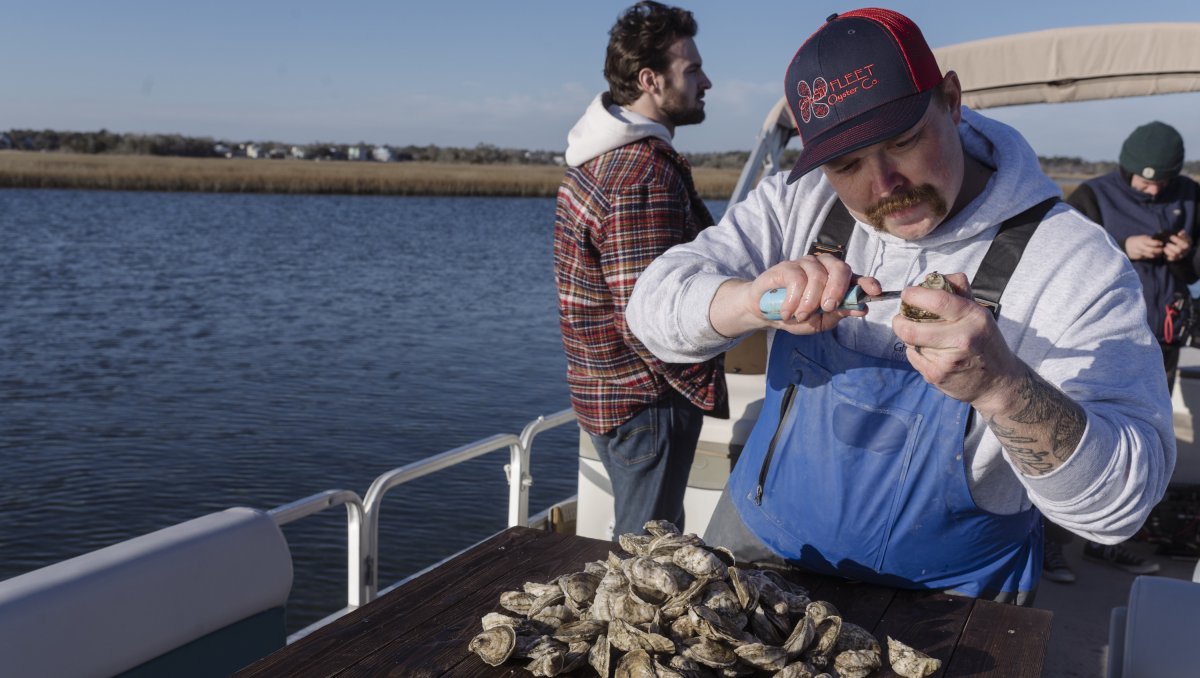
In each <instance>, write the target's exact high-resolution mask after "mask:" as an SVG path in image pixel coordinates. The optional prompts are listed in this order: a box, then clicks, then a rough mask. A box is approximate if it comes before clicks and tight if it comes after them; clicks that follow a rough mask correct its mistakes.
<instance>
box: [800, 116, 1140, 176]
mask: <svg viewBox="0 0 1200 678" xmlns="http://www.w3.org/2000/svg"><path fill="white" fill-rule="evenodd" d="M805 122H808V121H807V120H805ZM1142 176H1143V177H1145V178H1147V179H1153V178H1154V168H1153V167H1147V168H1146V169H1144V170H1142Z"/></svg>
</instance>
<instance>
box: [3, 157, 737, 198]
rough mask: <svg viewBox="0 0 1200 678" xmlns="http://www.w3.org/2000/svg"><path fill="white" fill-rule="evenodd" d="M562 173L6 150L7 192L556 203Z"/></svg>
mask: <svg viewBox="0 0 1200 678" xmlns="http://www.w3.org/2000/svg"><path fill="white" fill-rule="evenodd" d="M737 175H738V173H737V171H735V170H718V169H708V168H697V169H696V171H695V180H696V190H697V191H699V192H700V193H701V195H702V196H704V197H705V198H707V199H723V198H728V197H729V193H730V192H731V191H732V190H733V186H734V184H735V183H736V181H737ZM562 176H563V168H561V167H551V166H544V165H469V164H450V163H426V162H397V163H376V162H348V161H324V162H314V161H311V160H251V159H249V158H232V159H226V158H180V157H164V156H146V155H83V154H71V153H35V152H29V151H0V187H4V188H79V189H95V190H122V191H195V192H212V193H339V194H361V195H453V196H553V195H554V194H555V193H556V192H557V190H558V184H559V182H561V181H562Z"/></svg>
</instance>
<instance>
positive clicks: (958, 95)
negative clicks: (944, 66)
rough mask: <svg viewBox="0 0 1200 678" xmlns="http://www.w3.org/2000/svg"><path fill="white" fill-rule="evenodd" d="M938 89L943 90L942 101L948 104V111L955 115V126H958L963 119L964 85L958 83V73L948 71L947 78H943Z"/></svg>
mask: <svg viewBox="0 0 1200 678" xmlns="http://www.w3.org/2000/svg"><path fill="white" fill-rule="evenodd" d="M938 87H941V88H942V101H944V102H945V103H946V109H947V110H949V111H950V113H951V114H953V116H954V124H956V125H957V124H958V123H959V122H961V118H962V83H960V82H959V81H958V73H955V72H954V71H947V72H946V77H944V78H942V83H941V84H940V85H938Z"/></svg>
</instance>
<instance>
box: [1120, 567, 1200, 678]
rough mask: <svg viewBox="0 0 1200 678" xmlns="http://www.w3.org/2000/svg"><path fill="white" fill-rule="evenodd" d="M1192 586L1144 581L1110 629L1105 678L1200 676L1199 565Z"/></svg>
mask: <svg viewBox="0 0 1200 678" xmlns="http://www.w3.org/2000/svg"><path fill="white" fill-rule="evenodd" d="M1192 579H1193V581H1186V580H1183V579H1172V578H1170V577H1152V576H1148V575H1144V576H1141V577H1138V578H1137V579H1134V580H1133V586H1132V587H1130V589H1129V605H1127V606H1125V607H1115V608H1113V611H1112V616H1111V617H1110V619H1109V627H1108V669H1107V678H1139V677H1140V676H1195V675H1200V646H1198V645H1197V643H1196V629H1197V626H1196V624H1197V620H1198V619H1200V563H1198V564H1197V566H1196V570H1195V572H1194V573H1193V575H1192Z"/></svg>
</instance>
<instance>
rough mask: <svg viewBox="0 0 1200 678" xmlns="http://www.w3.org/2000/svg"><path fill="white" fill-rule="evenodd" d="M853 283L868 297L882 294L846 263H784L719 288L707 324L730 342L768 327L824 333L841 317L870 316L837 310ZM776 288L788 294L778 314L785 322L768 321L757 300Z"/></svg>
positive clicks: (822, 258)
mask: <svg viewBox="0 0 1200 678" xmlns="http://www.w3.org/2000/svg"><path fill="white" fill-rule="evenodd" d="M854 283H857V284H858V285H860V286H861V287H862V288H863V291H864V292H866V293H867V294H868V295H874V294H879V293H880V292H882V291H883V288H881V287H880V285H879V281H877V280H875V279H874V278H870V277H862V278H855V277H854V274H853V273H852V272H851V271H850V267H849V266H848V265H847V264H846V263H845V262H844V261H842V260H841V259H838V258H837V257H834V256H831V255H828V254H822V255H819V256H813V255H809V256H805V257H801V258H800V259H795V260H792V261H785V262H782V263H779V264H776V265H774V266H772V267H771V268H768V269H767V270H766V271H763V272H762V274H761V275H759V276H758V277H757V278H755V279H754V280H753V281H747V280H729V281H727V282H726V283H725V284H723V285H721V287H720V288H718V289H717V294H716V296H715V297H714V298H713V301H712V305H711V306H710V307H709V311H708V314H709V321H710V322H711V323H712V326H713V329H715V330H716V331H717V332H720V333H721V334H722V335H724V336H727V337H736V336H741V335H743V334H745V333H747V332H751V331H753V330H757V329H761V328H764V327H774V328H776V329H781V330H784V331H786V332H791V333H792V334H814V333H816V332H824V331H826V330H828V329H831V328H832V327H833V326H834V325H836V324H837V323H838V321H840V320H841V319H842V318H845V317H849V316H859V317H861V316H864V315H866V311H838V310H835V309H837V307H838V306H840V305H841V303H842V300H843V299H844V298H845V296H846V292H848V291H849V290H850V287H851V285H852V284H854ZM778 288H782V289H785V290H787V295H786V297H785V298H784V300H783V304H782V305H781V306H780V309H779V314H780V318H781V320H767V319H766V318H765V317H763V314H762V311H761V310H760V308H759V301H760V300H761V298H762V295H763V294H766V293H767V292H768V291H769V290H773V289H778Z"/></svg>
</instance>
